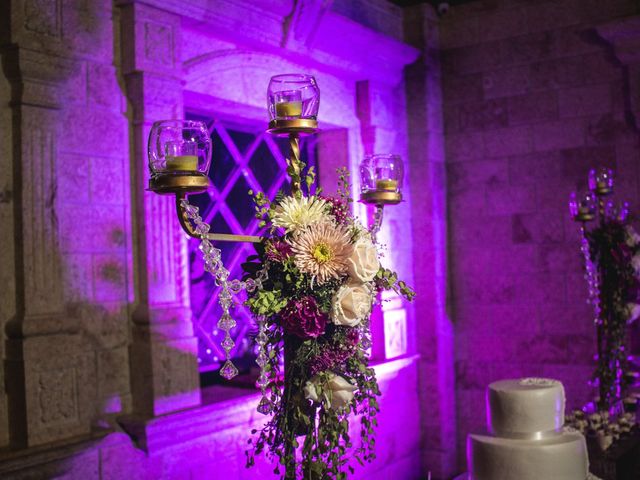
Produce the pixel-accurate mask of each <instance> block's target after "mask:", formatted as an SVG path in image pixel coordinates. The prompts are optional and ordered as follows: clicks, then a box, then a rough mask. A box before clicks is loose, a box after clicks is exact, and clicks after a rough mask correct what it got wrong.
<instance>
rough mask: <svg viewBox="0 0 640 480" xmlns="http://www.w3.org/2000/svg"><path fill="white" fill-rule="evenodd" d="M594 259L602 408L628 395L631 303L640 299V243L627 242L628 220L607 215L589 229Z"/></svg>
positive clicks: (597, 374)
mask: <svg viewBox="0 0 640 480" xmlns="http://www.w3.org/2000/svg"><path fill="white" fill-rule="evenodd" d="M586 235H587V240H588V242H589V251H590V255H591V260H592V261H593V262H594V264H595V265H596V267H597V270H598V276H599V279H600V282H599V288H600V293H599V307H600V315H599V322H598V325H597V327H596V328H597V329H598V364H597V367H596V371H595V373H594V377H595V379H597V383H598V387H599V397H600V400H599V403H598V407H599V408H600V409H601V410H608V409H610V408H611V407H612V406H614V405H615V403H617V402H619V401H620V400H622V399H623V398H624V397H625V396H626V392H627V389H628V385H629V384H628V377H627V376H626V375H625V374H626V373H627V372H628V371H629V363H628V359H627V355H628V351H627V348H626V344H627V318H628V315H629V312H628V310H627V307H626V306H627V303H629V302H633V303H637V301H638V298H637V294H638V280H637V279H636V277H635V272H634V269H633V267H632V266H631V258H632V257H633V256H634V255H635V254H636V253H638V250H639V248H638V246H635V247H633V248H632V247H629V245H627V244H626V240H627V231H626V227H625V225H624V224H622V223H620V222H618V221H616V220H612V219H607V220H605V221H603V222H602V223H601V224H600V225H599V226H597V227H596V228H594V229H593V230H591V231H590V232H587V233H586Z"/></svg>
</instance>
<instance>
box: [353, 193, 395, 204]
mask: <svg viewBox="0 0 640 480" xmlns="http://www.w3.org/2000/svg"><path fill="white" fill-rule="evenodd" d="M360 201H361V202H362V203H367V204H374V205H397V204H398V203H400V202H402V193H400V192H396V191H389V190H367V191H365V192H362V193H361V194H360Z"/></svg>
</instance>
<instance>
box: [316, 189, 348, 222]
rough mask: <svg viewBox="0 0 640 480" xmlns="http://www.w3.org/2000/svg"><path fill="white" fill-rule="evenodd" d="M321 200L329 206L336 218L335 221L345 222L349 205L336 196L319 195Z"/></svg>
mask: <svg viewBox="0 0 640 480" xmlns="http://www.w3.org/2000/svg"><path fill="white" fill-rule="evenodd" d="M320 198H321V199H322V200H324V201H325V202H327V203H328V204H329V205H330V206H331V215H333V216H334V217H335V218H336V221H337V222H338V223H341V224H347V223H348V219H349V207H348V206H347V205H345V203H344V202H343V201H342V200H341V199H339V198H336V197H325V196H322V195H321V196H320Z"/></svg>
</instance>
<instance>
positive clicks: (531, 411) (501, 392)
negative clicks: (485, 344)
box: [487, 378, 564, 438]
mask: <svg viewBox="0 0 640 480" xmlns="http://www.w3.org/2000/svg"><path fill="white" fill-rule="evenodd" d="M487 409H488V412H487V415H488V419H487V421H488V426H489V431H490V432H491V433H493V434H494V435H496V436H498V437H506V436H509V437H512V438H528V437H529V436H531V435H532V434H536V433H542V432H545V433H548V432H552V431H554V430H555V431H559V430H560V429H561V428H562V425H563V424H564V388H563V387H562V383H560V382H558V381H557V380H549V379H542V378H524V379H519V380H500V381H498V382H494V383H492V384H491V385H489V388H488V389H487Z"/></svg>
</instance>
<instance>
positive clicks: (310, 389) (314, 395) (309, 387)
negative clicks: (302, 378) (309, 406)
mask: <svg viewBox="0 0 640 480" xmlns="http://www.w3.org/2000/svg"><path fill="white" fill-rule="evenodd" d="M316 378H317V375H316V376H315V377H313V378H312V379H311V380H310V381H308V382H307V383H305V384H304V388H303V389H302V390H303V391H304V398H306V399H307V400H313V401H314V402H318V401H320V399H319V397H318V391H317V390H316V384H315V383H314V379H316Z"/></svg>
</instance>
